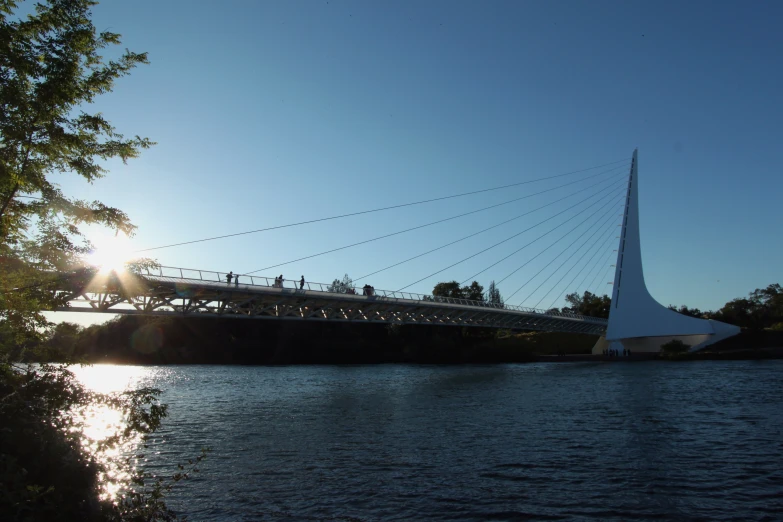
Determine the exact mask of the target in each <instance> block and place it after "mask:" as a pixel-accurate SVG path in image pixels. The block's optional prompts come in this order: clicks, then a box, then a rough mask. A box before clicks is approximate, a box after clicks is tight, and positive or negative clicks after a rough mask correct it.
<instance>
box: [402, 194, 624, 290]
mask: <svg viewBox="0 0 783 522" xmlns="http://www.w3.org/2000/svg"><path fill="white" fill-rule="evenodd" d="M601 192H603V191H601ZM597 194H600V192H599V193H597ZM597 194H593V196H595V195H597ZM610 194H611V193H610ZM593 196H591V198H592V197H593ZM604 197H606V196H604ZM587 199H590V198H587ZM602 199H603V198H601V199H599V200H598V201H597V202H595V203H593V205H595V204H596V203H598V202H600V201H601V200H602ZM584 201H586V200H583V201H580V202H579V203H576V204H574V205H571V206H570V207H568V208H566V209H565V210H562V211H560V212H558V213H557V214H554V215H553V216H550V217H548V218H546V219H545V220H543V221H539V222H538V223H536V224H535V225H533V226H532V227H529V228H526V229H525V230H523V231H521V232H518V233H516V234H514V235H513V236H510V237H507V238H506V239H504V240H502V241H499V242H497V243H495V244H494V245H492V246H490V247H487V248H485V249H483V250H480V251H479V252H476V253H475V254H473V255H470V256H468V257H466V258H463V259H461V260H459V261H457V262H456V263H452V264H451V265H449V266H447V267H445V268H442V269H440V270H438V271H436V272H433V273H431V274H429V275H428V276H425V277H423V278H421V279H419V280H418V281H414V282H413V283H410V284H408V285H405V286H403V287H402V288H400V289H399V290H397V292H401V291H402V290H405V289H406V288H408V287H409V286H413V285H415V284H417V283H421V282H422V281H424V280H426V279H429V278H430V277H432V276H434V275H437V274H440V273H441V272H444V271H446V270H448V269H449V268H453V267H455V266H457V265H459V264H460V263H464V262H465V261H467V260H468V259H472V258H474V257H476V256H478V255H480V254H483V253H484V252H487V251H488V250H491V249H493V248H495V247H496V246H498V245H502V244H503V243H505V242H507V241H510V240H511V239H514V238H515V237H517V236H519V235H521V234H524V233H525V232H527V231H529V230H532V229H534V228H536V227H537V226H539V225H542V224H544V223H546V222H547V221H549V220H551V219H554V218H555V217H557V216H559V215H560V214H563V213H565V212H567V211H569V210H571V209H572V208H574V207H576V206H577V205H579V204H581V203H584ZM590 206H592V205H590ZM588 208H589V207H588Z"/></svg>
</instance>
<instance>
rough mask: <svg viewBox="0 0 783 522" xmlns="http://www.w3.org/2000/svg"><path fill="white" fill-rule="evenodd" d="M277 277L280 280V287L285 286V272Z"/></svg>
mask: <svg viewBox="0 0 783 522" xmlns="http://www.w3.org/2000/svg"><path fill="white" fill-rule="evenodd" d="M277 279H278V280H279V281H280V288H283V274H280V277H278V278H277Z"/></svg>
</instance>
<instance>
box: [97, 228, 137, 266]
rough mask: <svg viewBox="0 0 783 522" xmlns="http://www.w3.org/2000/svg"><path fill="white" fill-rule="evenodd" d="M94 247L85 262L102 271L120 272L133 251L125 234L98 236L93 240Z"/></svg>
mask: <svg viewBox="0 0 783 522" xmlns="http://www.w3.org/2000/svg"><path fill="white" fill-rule="evenodd" d="M93 244H94V245H95V249H94V250H93V251H92V252H90V253H89V254H88V255H87V262H88V263H90V264H91V265H93V266H95V267H97V268H98V269H99V270H100V271H101V272H102V273H109V272H122V271H123V270H124V269H125V264H126V263H127V262H128V261H130V260H131V259H132V257H133V252H132V251H131V249H130V245H129V244H128V237H127V236H125V235H118V236H111V237H98V238H95V239H94V240H93Z"/></svg>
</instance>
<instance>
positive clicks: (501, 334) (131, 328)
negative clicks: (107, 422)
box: [45, 275, 783, 364]
mask: <svg viewBox="0 0 783 522" xmlns="http://www.w3.org/2000/svg"><path fill="white" fill-rule="evenodd" d="M334 284H335V287H336V288H339V289H341V290H345V291H347V290H348V289H352V288H353V282H352V281H351V280H350V278H349V277H348V276H347V275H346V276H345V277H344V278H343V279H342V280H335V283H334ZM433 294H434V295H435V296H441V297H459V298H465V299H475V300H486V301H491V302H495V303H498V304H499V305H500V306H502V303H503V300H502V297H501V296H500V292H499V291H497V288H496V287H495V285H494V282H493V283H491V284H490V291H488V292H487V293H486V294H485V293H484V289H483V287H482V286H481V285H480V284H478V283H477V282H475V281H474V282H473V283H472V284H471V285H469V286H464V287H461V286H460V285H459V283H457V282H456V281H451V282H443V283H438V284H437V285H436V286H435V288H434V290H433ZM566 302H567V303H568V304H569V306H566V307H563V308H562V309H554V310H555V311H563V312H572V313H578V314H584V315H589V316H593V317H608V316H609V305H610V298H609V296H606V295H603V296H598V295H595V294H593V293H591V292H584V293H583V294H582V295H579V294H577V293H572V294H568V295H567V296H566ZM670 308H672V309H675V310H677V311H678V312H680V313H684V314H686V315H691V316H694V317H705V318H714V319H716V320H720V321H725V322H728V323H731V324H736V325H738V326H741V327H743V334H742V335H741V336H737V337H735V338H731V339H727V340H725V341H723V342H722V343H720V345H721V346H724V345H725V348H727V349H737V348H742V347H745V348H751V347H755V346H772V345H775V346H777V345H778V344H780V339H779V337H776V336H772V337H770V336H771V335H772V334H773V333H776V332H773V331H772V330H780V331H783V290H782V289H781V286H780V285H777V284H775V285H769V286H768V287H767V288H764V289H757V290H754V291H753V292H751V293H750V296H749V297H748V298H741V299H734V300H732V301H730V302H728V303H726V305H725V306H723V307H722V308H721V309H720V310H718V311H717V312H701V311H700V310H698V309H693V308H688V307H686V306H682V307H680V308H679V309H677V308H675V307H673V306H672V307H670ZM754 332H755V333H754ZM596 340H597V336H594V335H578V334H565V333H556V332H527V333H512V332H509V331H504V330H496V329H490V328H467V327H463V328H460V327H454V326H437V325H386V324H371V323H338V322H316V321H313V322H310V321H297V320H274V319H271V320H266V319H255V320H252V319H251V320H248V319H234V318H225V319H222V318H199V317H194V316H189V317H174V316H165V317H141V316H121V317H118V318H116V319H114V320H112V321H109V322H107V323H105V324H102V325H96V326H90V327H88V328H81V327H79V326H78V325H75V324H72V323H60V324H58V325H56V326H55V327H54V328H53V329H52V330H51V331H50V334H49V336H48V340H47V341H46V342H45V345H46V346H49V347H51V348H52V352H53V353H54V352H55V351H57V352H59V353H61V354H65V355H68V356H76V357H83V358H85V359H86V360H88V361H91V362H101V361H104V362H114V363H134V364H300V363H307V364H352V363H382V362H407V363H469V362H487V363H489V362H526V361H532V360H536V356H538V355H545V354H558V353H567V354H587V353H590V350H591V348H592V346H593V345H594V344H595V342H596ZM735 345H736V346H735ZM55 349H56V350H55Z"/></svg>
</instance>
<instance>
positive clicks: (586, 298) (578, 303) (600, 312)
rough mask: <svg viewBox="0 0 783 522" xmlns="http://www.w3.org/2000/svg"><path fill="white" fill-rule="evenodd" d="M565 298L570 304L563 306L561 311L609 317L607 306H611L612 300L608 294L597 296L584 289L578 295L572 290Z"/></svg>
mask: <svg viewBox="0 0 783 522" xmlns="http://www.w3.org/2000/svg"><path fill="white" fill-rule="evenodd" d="M565 299H566V301H567V302H568V303H569V304H570V305H571V306H570V307H564V308H563V312H572V313H575V314H581V315H589V316H590V317H603V318H608V317H609V307H610V306H611V301H612V300H611V299H610V298H609V296H608V295H603V296H600V297H599V296H597V295H595V294H594V293H592V292H588V291H585V293H584V294H582V295H581V296H580V295H579V294H577V293H576V292H574V293H572V294H568V295H567V296H566V297H565Z"/></svg>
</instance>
